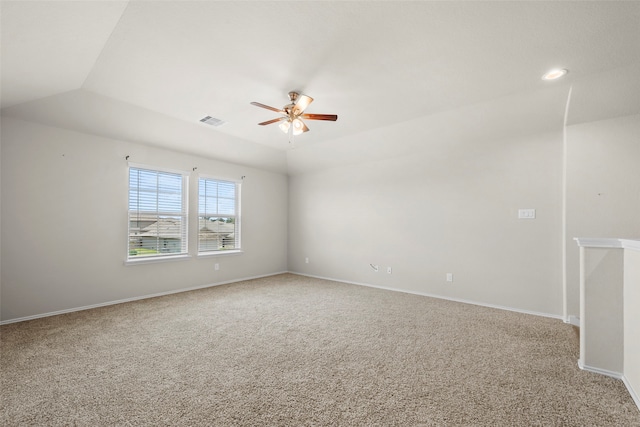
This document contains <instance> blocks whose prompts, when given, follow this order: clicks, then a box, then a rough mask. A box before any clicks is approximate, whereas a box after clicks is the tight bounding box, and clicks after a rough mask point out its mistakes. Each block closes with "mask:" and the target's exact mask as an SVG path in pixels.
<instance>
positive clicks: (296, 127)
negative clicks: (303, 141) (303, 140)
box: [292, 119, 304, 135]
mask: <svg viewBox="0 0 640 427" xmlns="http://www.w3.org/2000/svg"><path fill="white" fill-rule="evenodd" d="M292 125H293V134H294V135H301V134H302V132H304V124H303V123H302V120H300V119H294V120H293V123H292Z"/></svg>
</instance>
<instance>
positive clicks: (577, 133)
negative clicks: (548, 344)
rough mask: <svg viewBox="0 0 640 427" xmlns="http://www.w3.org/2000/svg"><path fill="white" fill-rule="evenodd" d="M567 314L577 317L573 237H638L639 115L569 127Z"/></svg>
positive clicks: (576, 259)
mask: <svg viewBox="0 0 640 427" xmlns="http://www.w3.org/2000/svg"><path fill="white" fill-rule="evenodd" d="M566 215H567V218H566V223H567V230H566V251H567V252H566V258H567V315H568V316H579V313H580V262H579V251H578V246H577V245H576V243H575V242H574V240H573V238H574V237H617V238H628V239H631V238H640V115H634V116H626V117H620V118H615V119H609V120H601V121H596V122H590V123H582V124H577V125H573V126H569V127H567V213H566Z"/></svg>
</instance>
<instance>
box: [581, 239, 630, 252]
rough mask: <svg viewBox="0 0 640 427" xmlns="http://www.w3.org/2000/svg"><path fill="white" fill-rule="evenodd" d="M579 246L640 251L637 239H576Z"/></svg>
mask: <svg viewBox="0 0 640 427" xmlns="http://www.w3.org/2000/svg"><path fill="white" fill-rule="evenodd" d="M573 240H575V241H576V243H577V244H578V246H580V247H582V248H612V249H616V248H618V249H633V250H636V251H640V240H636V239H613V238H602V237H574V238H573Z"/></svg>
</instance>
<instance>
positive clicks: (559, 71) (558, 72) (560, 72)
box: [542, 68, 569, 80]
mask: <svg viewBox="0 0 640 427" xmlns="http://www.w3.org/2000/svg"><path fill="white" fill-rule="evenodd" d="M568 72H569V70H566V69H564V68H556V69H555V70H551V71H549V72H547V73H545V75H543V76H542V80H556V79H559V78H560V77H562V76H564V75H565V74H567V73H568Z"/></svg>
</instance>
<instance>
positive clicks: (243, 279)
mask: <svg viewBox="0 0 640 427" xmlns="http://www.w3.org/2000/svg"><path fill="white" fill-rule="evenodd" d="M285 273H288V271H280V272H277V273H269V274H263V275H260V276H251V277H243V278H240V279H233V280H227V281H224V282H215V283H209V284H207V285H201V286H193V287H191V288H185V289H176V290H173V291H166V292H159V293H157V294H149V295H142V296H139V297H132V298H125V299H120V300H115V301H108V302H101V303H99V304H91V305H85V306H82V307H74V308H67V309H64V310H58V311H52V312H49V313H42V314H34V315H32V316H26V317H18V318H15V319H8V320H3V321H1V322H0V325H8V324H10V323H18V322H25V321H27V320H33V319H40V318H42V317H50V316H57V315H59V314H66V313H73V312H76V311H83V310H90V309H92V308H98V307H106V306H108V305H115V304H122V303H125V302H132V301H138V300H141V299H147V298H155V297H161V296H165V295H171V294H179V293H181V292H189V291H195V290H198V289H204V288H211V287H213V286H220V285H228V284H230V283H237V282H244V281H245V280H253V279H261V278H263V277H270V276H277V275H278V274H285Z"/></svg>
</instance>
